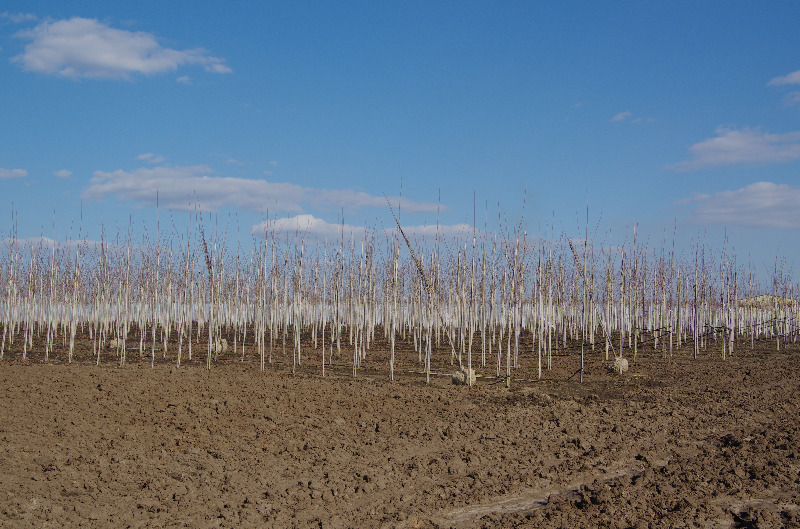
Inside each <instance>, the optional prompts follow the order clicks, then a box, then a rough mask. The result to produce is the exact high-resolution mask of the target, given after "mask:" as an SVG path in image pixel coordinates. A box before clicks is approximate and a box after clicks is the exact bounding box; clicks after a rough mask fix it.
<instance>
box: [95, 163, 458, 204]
mask: <svg viewBox="0 0 800 529" xmlns="http://www.w3.org/2000/svg"><path fill="white" fill-rule="evenodd" d="M211 174H214V171H213V170H212V169H211V168H209V167H207V166H204V165H196V166H187V167H181V166H175V167H153V168H147V167H143V168H140V169H136V170H135V171H123V170H121V169H120V170H117V171H112V172H105V171H95V173H94V176H93V177H92V180H91V182H90V185H89V187H88V188H86V189H85V190H84V192H83V197H84V198H86V199H90V200H101V199H103V198H106V197H116V198H117V199H119V200H122V201H128V202H132V203H133V204H134V205H135V206H137V207H143V206H154V205H155V204H156V192H158V199H159V204H160V205H161V206H162V207H166V208H169V209H176V210H193V209H195V207H197V208H198V209H199V210H201V211H216V210H217V209H219V208H221V207H225V206H233V207H239V208H243V209H248V210H251V211H261V212H264V211H269V212H270V213H273V212H284V213H304V212H305V207H306V206H317V207H329V208H330V207H332V208H335V209H340V208H343V209H345V210H346V211H352V210H355V209H359V208H385V207H386V199H385V198H384V197H382V196H373V195H370V194H368V193H364V192H361V191H355V190H352V189H317V188H309V187H303V186H298V185H295V184H290V183H279V182H269V181H267V180H253V179H248V178H233V177H220V176H209V175H211ZM389 200H390V201H391V203H392V204H393V205H394V207H397V204H398V203H400V205H401V207H402V209H403V212H408V213H432V212H435V211H436V210H437V207H438V205H437V204H435V203H432V202H419V201H414V200H409V199H407V198H397V197H394V198H392V197H390V198H389ZM442 209H446V208H442Z"/></svg>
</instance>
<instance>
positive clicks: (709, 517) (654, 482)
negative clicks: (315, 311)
mask: <svg viewBox="0 0 800 529" xmlns="http://www.w3.org/2000/svg"><path fill="white" fill-rule="evenodd" d="M79 345H80V346H81V347H82V348H83V349H79V353H78V354H77V356H76V358H75V361H74V362H73V363H72V364H70V365H68V364H66V363H65V359H66V353H65V352H64V351H63V350H58V351H56V353H55V354H53V356H52V357H51V359H50V361H49V362H48V363H44V362H43V361H42V360H43V359H42V358H41V353H40V352H38V349H37V348H36V347H35V348H34V353H33V354H29V356H28V358H27V359H25V360H23V359H22V356H21V350H18V347H19V345H18V344H15V345H14V347H13V348H12V349H11V351H10V352H9V351H8V349H7V350H6V354H5V358H4V359H3V360H2V361H0V526H3V527H196V528H206V527H326V528H327V527H333V528H343V527H413V528H418V527H463V528H471V527H487V528H488V527H725V528H728V527H742V528H755V527H770V528H772V527H800V426H798V420H799V417H800V345H797V344H789V345H788V347H785V348H783V344H782V349H781V350H780V351H776V347H775V342H773V341H770V342H760V343H759V342H757V343H756V344H755V348H754V349H752V350H751V349H750V344H749V343H747V344H737V348H736V350H735V352H734V354H733V356H731V357H729V358H727V359H725V360H723V359H722V357H721V349H720V348H719V347H717V346H714V344H713V342H712V345H711V347H709V349H708V350H707V351H701V354H700V357H699V358H698V359H696V360H695V359H692V357H691V349H682V350H679V351H676V352H675V353H674V355H673V357H672V361H671V362H670V361H668V360H666V359H665V358H664V355H663V353H662V350H661V348H660V344H659V348H658V350H654V349H653V346H652V343H651V344H650V345H649V346H644V347H642V348H640V350H639V354H638V357H637V360H636V362H635V363H633V364H632V366H631V370H630V371H629V372H628V373H626V374H624V375H622V376H614V375H611V374H609V373H608V372H607V371H606V370H605V366H606V365H607V364H608V363H609V362H607V361H606V360H605V353H604V352H599V350H598V352H594V353H590V354H588V355H587V361H586V375H585V378H584V383H583V384H580V383H579V381H578V376H576V375H575V373H576V370H577V369H578V367H579V365H580V364H579V355H578V354H576V353H575V352H574V350H573V351H572V352H564V353H562V354H561V355H559V356H555V357H554V358H553V369H552V370H549V371H548V370H545V372H544V378H543V379H542V380H540V381H537V380H536V371H535V369H534V368H533V366H535V365H536V362H537V358H536V357H535V356H534V357H531V355H530V353H526V354H524V355H522V356H521V357H520V367H519V369H517V370H515V372H514V377H515V378H514V380H513V381H512V388H511V389H510V390H509V389H506V388H505V386H504V384H503V379H502V378H493V377H494V376H495V375H496V370H497V367H496V363H497V360H496V357H495V356H491V357H489V358H488V363H489V366H488V367H486V368H478V372H479V373H480V374H483V375H485V376H483V377H481V378H479V379H478V381H477V385H476V386H474V387H472V388H468V387H463V386H461V387H459V386H453V385H451V384H450V379H449V377H448V376H446V375H445V374H446V373H447V372H452V370H453V369H452V368H451V367H450V366H449V353H448V352H447V351H442V352H439V353H437V354H438V355H439V356H438V357H437V358H436V362H434V367H435V368H436V369H437V370H438V371H440V372H441V373H443V374H442V375H436V376H433V377H432V380H431V384H430V385H426V384H425V377H424V375H422V374H420V373H419V364H418V363H417V355H416V353H414V352H413V351H410V350H406V351H402V352H401V353H399V355H398V358H399V360H400V361H401V362H400V363H399V366H398V369H397V376H396V379H395V381H394V382H391V381H389V379H388V369H387V366H386V363H385V358H384V357H385V352H383V353H381V352H380V351H381V350H382V351H385V348H383V345H382V344H376V349H375V351H378V352H370V353H369V354H368V359H369V361H368V362H367V363H366V364H365V365H364V367H363V368H362V369H361V370H360V371H359V372H358V373H357V376H356V377H355V378H353V376H352V368H351V367H348V365H347V362H348V361H349V360H350V359H351V358H352V350H351V349H348V350H347V351H349V352H345V350H344V349H343V351H342V355H341V356H340V357H338V358H335V359H334V365H333V366H331V367H329V368H328V369H327V370H326V376H325V377H324V378H323V377H322V376H321V369H320V367H319V362H320V358H319V351H318V350H317V351H314V350H313V349H311V348H310V347H309V348H306V349H305V351H304V357H303V363H302V365H301V366H300V368H299V369H298V370H297V372H296V374H295V375H292V374H291V354H289V356H288V357H284V356H283V354H282V353H279V352H276V358H275V363H273V364H272V365H269V366H267V369H266V370H265V372H263V373H262V372H261V371H260V370H259V366H258V359H257V358H255V354H254V353H253V351H251V350H249V345H248V351H247V356H246V358H245V360H244V361H241V360H240V359H239V356H240V354H239V353H237V354H232V353H229V354H226V355H225V356H222V357H220V358H219V359H218V361H217V362H216V363H215V364H214V366H213V368H212V369H211V371H208V370H206V369H205V358H204V357H203V358H198V357H197V356H196V357H195V359H194V360H192V361H184V363H183V365H182V366H181V367H180V368H176V367H175V365H174V358H172V356H174V352H173V351H170V352H169V355H168V356H167V359H166V360H165V359H164V358H163V353H161V352H159V351H157V352H156V362H155V366H154V367H151V366H150V356H149V354H148V356H147V357H145V358H144V359H140V358H139V354H138V350H137V351H136V352H135V353H134V354H131V353H129V356H128V363H127V364H126V365H125V366H123V367H119V366H118V365H117V363H116V361H115V356H114V355H115V353H114V352H113V351H110V350H107V351H104V353H103V355H104V356H102V357H101V365H100V366H95V365H94V359H93V358H92V357H91V354H92V353H91V350H90V343H89V342H87V341H85V340H84V341H82V342H80V344H79ZM526 347H527V348H528V349H527V350H528V351H530V348H529V346H526ZM81 351H82V352H81ZM148 353H149V351H148ZM504 370H505V367H503V371H504ZM573 375H574V376H573Z"/></svg>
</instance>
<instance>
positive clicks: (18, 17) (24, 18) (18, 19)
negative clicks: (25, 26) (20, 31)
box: [0, 11, 38, 24]
mask: <svg viewBox="0 0 800 529" xmlns="http://www.w3.org/2000/svg"><path fill="white" fill-rule="evenodd" d="M0 18H7V19H8V20H10V21H11V22H13V23H15V24H21V23H23V22H31V21H33V20H37V19H38V17H37V16H36V15H34V14H32V13H9V12H8V11H4V12H2V13H0Z"/></svg>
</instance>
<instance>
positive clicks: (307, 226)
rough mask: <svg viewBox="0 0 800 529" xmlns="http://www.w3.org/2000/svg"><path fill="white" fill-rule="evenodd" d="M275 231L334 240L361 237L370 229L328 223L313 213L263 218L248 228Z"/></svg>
mask: <svg viewBox="0 0 800 529" xmlns="http://www.w3.org/2000/svg"><path fill="white" fill-rule="evenodd" d="M273 231H274V232H275V233H287V232H288V233H289V234H292V235H293V234H295V233H297V234H299V235H300V236H303V235H311V236H312V237H315V238H318V239H328V240H331V241H335V240H337V239H339V238H342V237H343V238H344V239H345V240H350V239H351V238H353V239H363V238H364V235H365V234H367V233H368V232H369V231H370V230H368V229H367V228H365V227H362V226H352V225H350V224H344V223H342V224H330V223H328V222H326V221H324V220H322V219H318V218H316V217H314V216H313V215H307V214H306V215H297V216H294V217H287V218H283V219H275V220H265V221H264V222H261V223H259V224H256V225H255V226H253V227H252V228H250V233H252V234H253V235H256V236H259V237H264V236H267V237H269V236H270V235H271V234H272V232H273Z"/></svg>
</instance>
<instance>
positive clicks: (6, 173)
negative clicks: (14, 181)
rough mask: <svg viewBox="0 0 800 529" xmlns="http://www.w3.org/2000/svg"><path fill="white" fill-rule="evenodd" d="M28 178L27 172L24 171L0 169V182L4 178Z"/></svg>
mask: <svg viewBox="0 0 800 529" xmlns="http://www.w3.org/2000/svg"><path fill="white" fill-rule="evenodd" d="M26 176H28V171H26V170H25V169H3V168H2V167H0V180H3V179H6V178H24V177H26Z"/></svg>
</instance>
